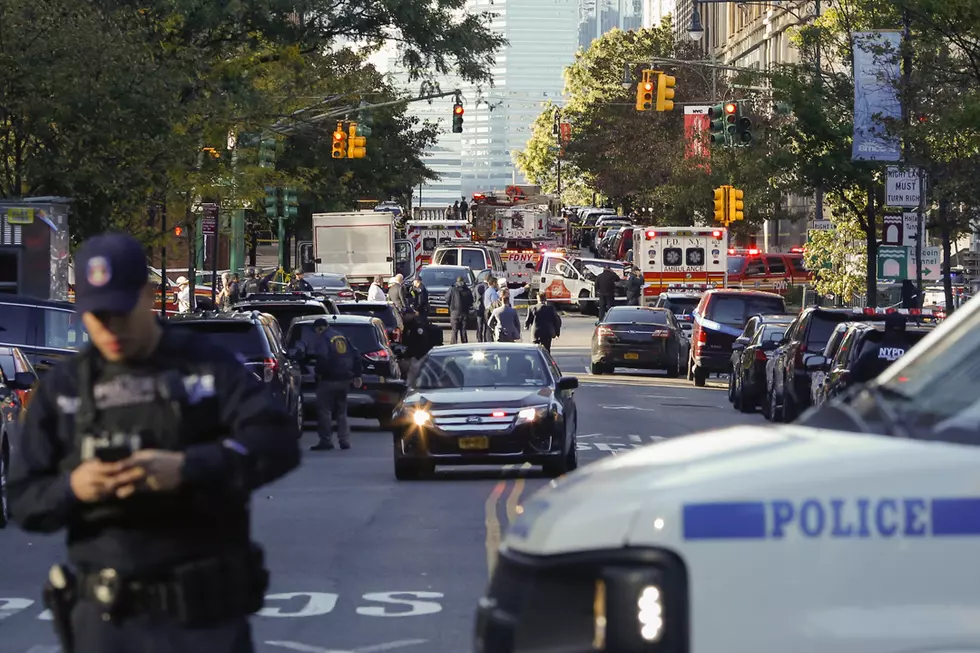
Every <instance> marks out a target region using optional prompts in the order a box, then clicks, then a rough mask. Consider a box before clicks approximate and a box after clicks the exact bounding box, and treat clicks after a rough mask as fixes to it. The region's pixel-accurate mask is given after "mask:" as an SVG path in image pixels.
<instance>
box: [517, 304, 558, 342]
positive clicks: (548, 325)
mask: <svg viewBox="0 0 980 653" xmlns="http://www.w3.org/2000/svg"><path fill="white" fill-rule="evenodd" d="M532 327H533V331H532V332H531V335H532V336H533V337H534V342H535V343H536V344H539V345H541V346H542V347H544V348H545V349H547V350H548V351H549V352H550V351H551V341H552V340H554V339H555V338H557V337H558V336H560V335H561V316H560V315H558V311H557V310H555V307H554V306H552V305H551V304H549V303H548V300H547V299H546V298H545V296H544V295H541V294H539V295H538V303H537V304H536V305H535V306H532V307H531V308H530V309H529V310H528V312H527V319H526V320H525V321H524V328H525V329H531V328H532Z"/></svg>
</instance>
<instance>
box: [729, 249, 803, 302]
mask: <svg viewBox="0 0 980 653" xmlns="http://www.w3.org/2000/svg"><path fill="white" fill-rule="evenodd" d="M812 281H813V273H812V272H810V271H808V270H807V269H806V268H805V267H804V265H803V248H802V247H794V248H793V249H791V250H790V251H789V253H783V252H763V251H760V250H759V249H757V248H754V247H753V248H747V249H732V248H730V249H729V250H728V285H729V287H731V288H743V289H745V290H765V291H769V292H776V293H784V292H786V291H787V290H788V289H789V288H790V286H794V285H801V284H806V283H810V282H812Z"/></svg>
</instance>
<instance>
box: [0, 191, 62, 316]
mask: <svg viewBox="0 0 980 653" xmlns="http://www.w3.org/2000/svg"><path fill="white" fill-rule="evenodd" d="M70 207H71V200H70V199H68V198H65V197H28V198H25V199H22V200H16V201H15V200H9V201H0V293H6V294H18V295H29V296H31V297H38V298H40V299H54V300H57V301H68V290H69V274H70V272H69V269H70V266H69V254H70V244H71V243H70V239H69V231H68V213H69V209H70Z"/></svg>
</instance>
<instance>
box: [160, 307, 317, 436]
mask: <svg viewBox="0 0 980 653" xmlns="http://www.w3.org/2000/svg"><path fill="white" fill-rule="evenodd" d="M167 325H168V326H169V327H170V328H172V329H180V330H184V331H188V332H191V333H194V334H198V335H204V336H207V337H209V338H210V339H211V340H212V341H213V342H214V345H215V346H216V347H222V348H224V349H226V350H228V351H230V352H232V353H233V354H235V355H237V356H238V358H239V360H241V361H242V363H244V364H245V366H246V367H248V368H249V369H250V370H251V371H252V373H253V374H255V376H256V377H257V378H258V379H260V380H261V381H263V382H264V383H265V384H266V387H268V388H269V391H270V392H272V394H273V396H274V397H275V398H276V399H277V400H278V401H281V402H282V404H283V406H284V407H285V408H286V410H287V411H288V412H289V414H290V415H294V416H295V417H296V423H297V424H299V425H300V433H302V432H303V429H302V421H303V393H302V391H301V387H300V386H301V371H300V368H299V365H297V364H296V363H295V362H294V361H293V360H292V359H291V358H289V356H287V355H286V348H285V347H284V346H283V343H282V332H281V331H280V330H279V325H278V324H277V323H276V320H275V319H274V318H273V317H272V316H271V315H267V314H262V313H259V312H258V311H252V312H250V313H220V312H217V311H207V312H204V313H178V314H176V315H171V316H170V317H169V318H168V320H167Z"/></svg>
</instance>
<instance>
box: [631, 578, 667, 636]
mask: <svg viewBox="0 0 980 653" xmlns="http://www.w3.org/2000/svg"><path fill="white" fill-rule="evenodd" d="M636 606H637V608H639V613H638V614H637V618H638V619H639V622H640V636H641V637H643V639H645V640H646V641H648V642H655V641H657V640H658V639H660V635H661V633H662V632H663V628H664V620H663V611H664V608H663V604H662V603H661V602H660V588H658V587H655V586H653V585H649V586H647V587H644V588H643V591H642V592H641V593H640V598H639V599H638V600H637V602H636Z"/></svg>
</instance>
